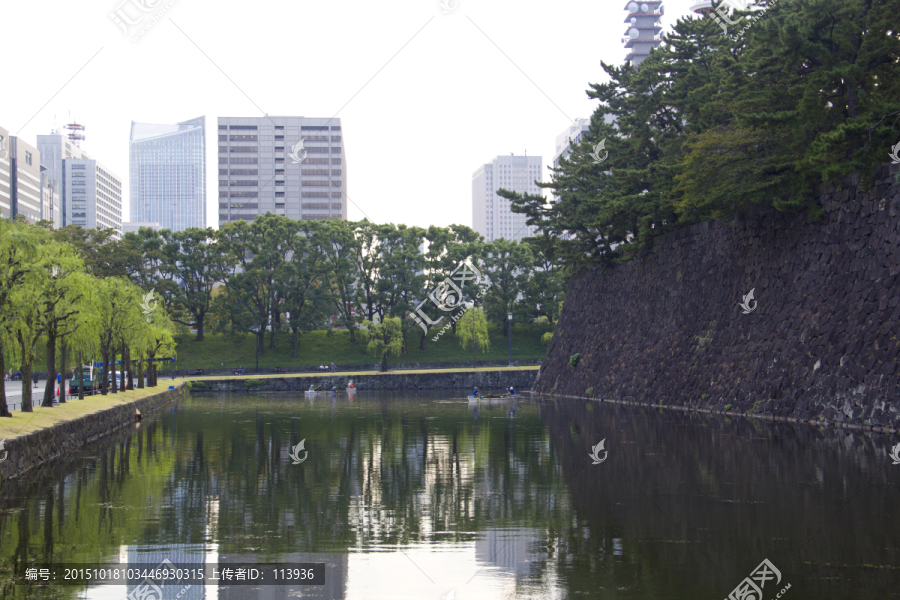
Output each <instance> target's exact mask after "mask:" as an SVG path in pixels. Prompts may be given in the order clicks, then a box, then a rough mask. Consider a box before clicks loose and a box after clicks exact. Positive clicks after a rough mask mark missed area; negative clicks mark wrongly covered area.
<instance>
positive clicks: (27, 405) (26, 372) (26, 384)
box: [22, 352, 34, 412]
mask: <svg viewBox="0 0 900 600" xmlns="http://www.w3.org/2000/svg"><path fill="white" fill-rule="evenodd" d="M25 354H31V353H30V352H27V353H25ZM31 372H32V368H31V359H30V358H29V359H23V360H22V412H34V409H32V408H31Z"/></svg>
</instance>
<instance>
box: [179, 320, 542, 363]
mask: <svg viewBox="0 0 900 600" xmlns="http://www.w3.org/2000/svg"><path fill="white" fill-rule="evenodd" d="M488 329H489V333H490V337H491V348H490V350H488V351H487V352H486V353H482V352H480V351H479V352H478V360H503V359H506V358H508V357H509V341H508V340H507V338H505V337H503V336H502V335H501V333H502V332H501V330H500V328H499V327H498V326H496V325H491V326H489V328H488ZM545 331H547V328H546V326H545V327H540V326H535V325H518V326H516V327H515V328H514V329H513V335H512V356H513V360H525V359H540V358H543V357H544V353H545V352H546V350H547V349H546V346H544V345H542V344H541V335H543V333H544V332H545ZM270 335H271V334H270V333H266V347H265V353H264V354H262V355H261V356H260V357H259V366H260V367H297V366H315V365H320V364H326V365H327V364H329V363H331V362H334V363H335V364H336V365H338V366H340V365H358V364H362V363H372V364H374V363H377V362H378V360H379V359H378V358H376V357H374V356H372V355H371V354H367V353H366V344H365V342H363V341H362V338H361V336H360V335H359V332H357V341H356V343H355V344H352V343H350V333H349V332H347V331H335V332H333V333H332V335H327V333H326V332H325V331H312V332H309V333H304V334H303V335H301V337H300V343H299V347H298V357H297V358H291V338H290V335H289V334H286V333H276V334H275V348H273V349H270V348H269V336H270ZM431 337H434V333H432V335H431ZM176 341H177V342H178V348H177V352H178V361H177V363H176V365H177V366H178V368H181V369H198V368H199V369H212V368H216V367H221V366H222V365H221V363H224V366H225V367H236V366H238V365H243V366H244V368H245V369H246V368H252V367H253V366H255V365H256V349H255V348H256V347H255V344H254V336H253V335H252V334H246V335H241V336H230V335H207V336H206V339H204V340H203V341H202V342H195V341H194V338H193V336H180V337H178V338H176ZM418 341H419V335H418V334H417V335H416V336H415V339H414V340H410V341H409V342H408V345H409V348H407V352H406V353H405V354H401V355H400V356H390V357H388V362H389V363H391V364H398V363H419V362H446V361H471V360H472V349H471V348H469V349H467V350H464V349H463V348H461V347H460V345H459V342H458V341H457V340H456V337H455V336H454V335H453V334H452V333H451V332H450V331H448V332H447V333H445V334H444V335H443V336H442V337H441V338H440V339H439V340H438V341H437V342H432V341H431V338H429V339H428V340H427V341H426V343H425V350H424V351H422V350H419V345H418Z"/></svg>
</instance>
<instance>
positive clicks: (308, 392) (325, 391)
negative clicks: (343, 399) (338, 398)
mask: <svg viewBox="0 0 900 600" xmlns="http://www.w3.org/2000/svg"><path fill="white" fill-rule="evenodd" d="M303 393H304V394H307V395H309V396H315V395H316V394H333V393H334V392H332V391H331V390H315V391H309V390H306V391H305V392H303Z"/></svg>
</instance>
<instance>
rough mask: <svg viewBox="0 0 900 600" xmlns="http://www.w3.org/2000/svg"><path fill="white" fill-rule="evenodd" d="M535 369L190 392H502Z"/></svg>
mask: <svg viewBox="0 0 900 600" xmlns="http://www.w3.org/2000/svg"><path fill="white" fill-rule="evenodd" d="M536 373H537V370H532V369H529V370H523V371H468V372H466V371H459V372H453V373H409V374H404V373H385V374H377V375H361V376H354V377H348V376H346V375H341V374H340V373H336V374H335V375H323V376H321V377H266V378H265V379H243V378H239V377H238V378H228V379H210V380H203V381H191V393H198V392H248V391H254V392H303V391H305V390H308V389H309V386H310V385H314V386H316V387H318V386H319V385H321V386H323V387H324V388H325V389H330V388H331V387H332V386H334V387H336V388H338V389H339V390H343V389H344V388H346V387H347V383H348V382H349V381H350V380H352V381H353V384H354V385H355V386H356V389H358V390H360V391H364V390H437V389H467V390H469V391H471V390H472V388H473V387H474V386H476V385H477V386H478V388H479V389H483V390H485V391H490V390H496V391H503V390H505V389H506V388H507V387H509V386H512V387H514V388H516V389H521V390H524V389H527V388H530V387H531V384H532V383H533V382H534V376H535V374H536Z"/></svg>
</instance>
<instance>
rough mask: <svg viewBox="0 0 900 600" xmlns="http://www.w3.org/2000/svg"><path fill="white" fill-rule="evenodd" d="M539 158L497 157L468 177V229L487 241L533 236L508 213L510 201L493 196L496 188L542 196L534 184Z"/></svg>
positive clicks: (519, 216) (520, 217) (521, 217)
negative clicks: (470, 205)
mask: <svg viewBox="0 0 900 600" xmlns="http://www.w3.org/2000/svg"><path fill="white" fill-rule="evenodd" d="M541 176H542V175H541V157H540V156H516V155H514V154H511V155H509V156H498V157H497V158H495V159H494V160H493V161H491V162H489V163H487V164H484V165H482V166H480V167H479V168H478V170H476V171H475V172H474V173H473V174H472V228H473V229H474V230H475V231H477V232H478V233H480V234H481V235H483V236H484V239H485V240H486V241H488V242H492V241H494V240H496V239H500V238H503V239H506V240H518V241H521V240H522V239H524V238H526V237H530V236H532V235H534V227H530V226H527V225H526V224H525V220H526V217H525V215H523V214H517V213H514V212H512V210H510V204H511V203H510V201H509V200H507V199H506V198H502V197H500V196H499V195H497V191H498V190H500V189H505V190H510V191H512V192H518V193H520V194H523V193H528V194H532V195H542V190H541V188H539V187H538V186H537V185H536V184H535V181H542V179H541Z"/></svg>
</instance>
